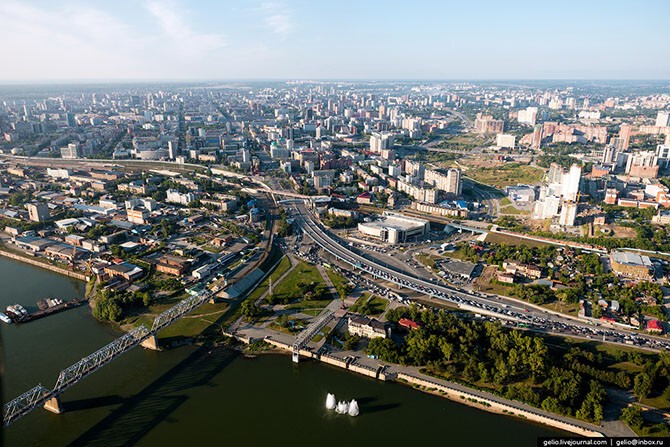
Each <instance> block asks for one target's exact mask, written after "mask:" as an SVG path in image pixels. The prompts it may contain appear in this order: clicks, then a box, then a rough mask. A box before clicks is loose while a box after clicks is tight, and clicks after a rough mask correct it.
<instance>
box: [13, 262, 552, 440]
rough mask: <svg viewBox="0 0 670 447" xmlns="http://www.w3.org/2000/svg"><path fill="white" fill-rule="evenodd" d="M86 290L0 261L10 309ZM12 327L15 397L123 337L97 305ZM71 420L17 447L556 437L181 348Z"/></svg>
mask: <svg viewBox="0 0 670 447" xmlns="http://www.w3.org/2000/svg"><path fill="white" fill-rule="evenodd" d="M84 286H85V285H84V283H82V282H80V281H77V280H72V279H69V278H66V277H64V276H60V275H58V274H56V273H52V272H49V271H46V270H42V269H39V268H37V267H33V266H28V265H24V264H20V263H18V262H16V261H11V260H8V259H5V258H0V307H2V308H4V307H6V306H7V305H8V304H14V303H19V304H22V305H24V306H25V307H27V308H29V310H34V309H36V303H35V302H36V300H38V299H40V298H45V297H57V298H63V299H72V298H75V297H81V296H83V294H84ZM0 324H2V337H3V338H2V342H3V348H4V354H5V362H4V366H5V377H4V383H3V390H4V397H5V399H11V398H14V397H16V396H17V395H19V394H20V393H22V392H24V391H26V390H28V389H29V388H31V387H33V386H35V385H36V384H37V383H38V382H41V383H42V384H43V385H45V386H46V387H48V388H51V387H53V385H54V384H55V381H56V378H57V375H58V372H59V371H60V370H61V369H63V368H64V367H66V366H69V365H70V364H71V363H73V362H75V361H77V360H79V359H80V358H82V357H83V356H85V355H87V354H89V353H91V352H93V351H95V350H96V349H98V348H100V347H102V346H103V345H104V344H106V343H109V342H110V341H112V340H113V339H114V338H116V337H117V336H118V335H119V333H118V332H117V331H115V330H113V329H112V328H110V327H109V326H108V325H104V324H100V323H98V322H96V321H95V319H94V318H93V317H92V316H91V313H90V310H89V309H88V307H87V306H82V307H79V308H76V309H72V310H68V311H65V312H61V313H59V314H56V315H52V316H49V317H46V318H44V319H41V320H36V321H33V322H30V323H27V324H24V325H6V324H4V323H0ZM328 392H331V393H335V395H336V396H337V397H338V399H352V398H355V399H357V400H358V402H359V405H360V409H361V414H360V416H358V417H356V418H351V417H349V416H342V415H336V414H333V413H332V412H329V411H327V410H326V409H325V407H324V404H325V398H326V393H328ZM62 401H63V405H64V407H65V410H66V412H65V413H64V414H62V415H55V414H51V413H49V412H47V411H45V410H42V409H38V410H36V411H33V412H32V413H31V414H29V415H27V416H25V417H24V418H22V419H20V420H18V421H17V422H15V423H14V424H13V425H12V426H11V427H9V428H8V429H7V430H5V433H4V437H5V443H6V444H5V445H7V446H46V445H48V446H60V445H82V446H83V445H86V446H116V445H137V446H156V445H163V446H167V445H175V444H179V443H181V444H182V445H197V446H200V445H211V444H213V443H217V444H229V443H237V442H242V443H244V444H245V445H268V444H271V443H278V445H285V444H287V443H289V442H291V443H293V444H297V445H303V444H307V443H310V444H311V443H318V444H319V445H322V446H331V445H332V446H335V445H338V446H339V445H343V444H347V445H380V444H385V445H390V446H393V445H401V444H404V445H407V444H410V445H424V444H427V443H428V442H429V441H440V440H443V442H444V443H445V444H447V445H473V446H477V445H496V446H510V447H511V446H524V445H535V442H536V438H537V436H550V435H557V434H561V432H558V431H556V430H553V429H550V428H547V427H543V426H540V425H536V424H533V423H529V422H526V421H522V420H519V419H515V418H511V417H507V416H501V415H495V414H491V413H487V412H484V411H480V410H477V409H474V408H471V407H467V406H465V405H461V404H458V403H455V402H451V401H449V400H446V399H443V398H440V397H437V396H432V395H428V394H424V393H421V392H418V391H416V390H414V389H411V388H410V387H407V386H404V385H400V384H396V383H384V382H379V381H375V380H373V379H369V378H365V377H362V376H358V375H355V374H352V373H348V372H345V371H342V370H340V369H338V368H335V367H331V366H327V365H322V364H318V363H311V362H305V363H301V364H300V365H294V364H292V363H291V360H290V357H288V356H284V355H262V356H259V357H257V358H254V359H249V358H245V357H243V356H240V355H238V354H236V353H235V352H232V351H228V350H224V349H217V350H214V351H211V352H207V351H204V350H199V349H196V348H195V347H192V346H182V347H180V348H176V349H173V350H170V351H166V352H154V351H148V350H144V349H142V348H136V349H134V350H132V351H131V352H129V353H127V354H125V355H124V356H122V357H120V358H118V359H117V360H115V361H113V362H112V363H111V364H109V365H107V366H105V367H103V368H102V369H101V370H99V371H98V372H96V373H95V374H93V375H91V376H90V377H88V378H86V379H84V380H83V381H82V382H81V383H80V384H77V385H75V386H74V387H72V388H71V389H70V390H68V391H67V392H66V393H65V394H64V395H63V396H62Z"/></svg>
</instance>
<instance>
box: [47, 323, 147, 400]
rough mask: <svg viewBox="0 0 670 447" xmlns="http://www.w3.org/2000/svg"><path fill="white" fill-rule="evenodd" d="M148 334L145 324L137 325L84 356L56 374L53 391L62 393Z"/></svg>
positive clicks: (140, 341) (129, 348)
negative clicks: (56, 378)
mask: <svg viewBox="0 0 670 447" xmlns="http://www.w3.org/2000/svg"><path fill="white" fill-rule="evenodd" d="M150 335H151V333H150V332H149V329H147V328H146V327H145V326H139V327H137V328H135V329H133V330H132V331H130V332H128V333H127V334H125V335H123V336H121V337H119V338H117V339H116V340H114V341H113V342H111V343H110V344H108V345H107V346H104V347H102V348H100V349H98V350H97V351H95V352H94V353H93V354H90V355H88V356H86V357H84V358H83V359H81V360H79V361H78V362H77V363H75V364H74V365H72V366H69V367H67V368H65V369H64V370H62V371H61V372H60V374H59V375H58V380H57V381H56V386H55V387H54V389H53V391H54V393H56V394H59V393H62V392H63V391H65V390H66V389H68V388H69V387H71V386H72V385H74V384H75V383H77V382H79V381H80V380H81V379H83V378H84V377H86V376H88V375H89V374H91V373H94V372H95V371H97V370H98V369H99V368H100V367H101V366H104V365H106V364H107V363H109V362H111V361H112V360H114V359H115V358H117V357H118V356H120V355H121V354H124V353H125V352H127V351H129V350H131V349H132V348H134V347H135V346H137V345H139V344H140V343H142V341H143V340H144V339H146V338H147V337H149V336H150Z"/></svg>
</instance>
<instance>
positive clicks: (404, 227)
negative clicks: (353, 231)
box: [358, 211, 430, 244]
mask: <svg viewBox="0 0 670 447" xmlns="http://www.w3.org/2000/svg"><path fill="white" fill-rule="evenodd" d="M429 230H430V222H429V221H427V220H425V219H418V218H415V217H407V216H403V215H401V214H396V213H390V212H388V211H386V212H384V214H383V215H382V217H381V219H379V220H376V221H372V222H364V223H359V224H358V231H359V232H360V233H362V234H364V235H366V236H372V237H375V238H377V239H381V240H382V241H384V242H389V243H391V244H397V243H404V242H406V241H408V240H409V239H411V238H414V237H421V236H423V235H425V234H428V231H429Z"/></svg>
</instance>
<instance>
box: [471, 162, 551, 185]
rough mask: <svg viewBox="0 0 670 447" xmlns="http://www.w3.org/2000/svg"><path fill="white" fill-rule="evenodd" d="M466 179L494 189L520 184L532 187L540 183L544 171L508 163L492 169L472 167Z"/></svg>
mask: <svg viewBox="0 0 670 447" xmlns="http://www.w3.org/2000/svg"><path fill="white" fill-rule="evenodd" d="M468 177H470V178H472V179H474V180H476V181H477V182H480V183H484V184H487V185H491V186H494V187H496V188H505V187H506V186H516V185H518V184H520V183H521V184H529V185H534V184H538V183H540V182H541V181H542V178H543V177H544V169H542V168H536V167H533V166H528V165H522V164H518V163H508V164H504V165H500V166H493V167H472V168H470V169H468Z"/></svg>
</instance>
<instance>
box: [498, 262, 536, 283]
mask: <svg viewBox="0 0 670 447" xmlns="http://www.w3.org/2000/svg"><path fill="white" fill-rule="evenodd" d="M503 268H504V269H505V273H509V274H511V275H520V276H524V277H526V278H531V279H539V278H541V277H542V268H540V267H538V266H536V265H533V264H523V263H521V262H517V261H514V260H511V259H507V260H505V261H503Z"/></svg>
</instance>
